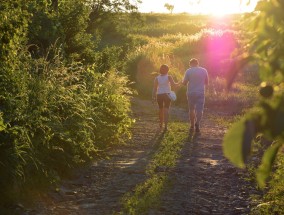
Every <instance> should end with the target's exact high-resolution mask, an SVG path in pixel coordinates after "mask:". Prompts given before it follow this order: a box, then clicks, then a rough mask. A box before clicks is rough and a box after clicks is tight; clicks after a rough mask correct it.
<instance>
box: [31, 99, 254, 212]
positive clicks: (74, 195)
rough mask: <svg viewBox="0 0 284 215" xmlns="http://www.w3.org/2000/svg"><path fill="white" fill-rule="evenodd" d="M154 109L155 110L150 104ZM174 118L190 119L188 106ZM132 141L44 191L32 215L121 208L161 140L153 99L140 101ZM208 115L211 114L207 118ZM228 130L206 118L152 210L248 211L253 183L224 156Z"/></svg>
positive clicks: (144, 175)
mask: <svg viewBox="0 0 284 215" xmlns="http://www.w3.org/2000/svg"><path fill="white" fill-rule="evenodd" d="M149 107H151V108H149ZM171 115H172V118H177V119H180V120H184V121H186V119H187V113H186V111H185V110H184V109H180V108H176V107H173V108H172V110H171ZM134 117H135V118H136V120H137V123H136V124H135V126H134V128H133V139H132V140H131V141H130V142H129V143H128V144H127V145H125V146H120V147H117V148H116V149H115V150H113V151H112V152H111V154H110V159H109V160H102V161H99V162H96V163H94V164H93V165H92V166H90V167H89V168H86V169H83V170H80V171H79V172H77V174H76V176H75V177H74V178H73V179H71V180H68V181H67V180H66V181H63V183H62V186H61V187H60V190H59V191H57V192H56V191H53V192H50V193H48V194H46V195H45V197H44V198H42V200H41V201H40V202H38V203H37V207H36V208H34V209H31V210H27V211H26V213H25V214H30V215H34V214H37V215H51V214H54V215H59V214H60V215H65V214H68V215H73V214H74V215H75V214H76V215H77V214H80V215H85V214H86V215H95V214H98V215H108V214H115V213H118V212H120V211H121V210H122V208H121V207H122V206H121V198H122V197H123V195H124V194H125V193H127V192H130V191H132V190H133V189H134V188H135V186H136V185H137V184H139V183H141V182H143V181H144V180H145V178H146V174H145V167H146V165H147V164H148V163H149V158H150V156H151V155H152V154H153V153H154V152H155V150H156V148H157V147H156V145H157V144H158V143H159V137H160V136H159V134H160V131H159V129H158V127H157V116H156V110H155V108H154V107H153V106H152V105H151V104H150V102H148V101H141V100H135V102H134ZM205 118H206V116H205ZM185 132H186V131H185ZM224 132H225V131H224V129H223V128H221V127H218V125H216V124H214V123H213V122H212V121H210V120H204V126H203V128H202V134H201V135H200V136H198V137H189V138H188V141H186V143H185V145H184V148H183V150H182V151H181V157H180V158H179V160H178V164H177V166H176V167H175V168H174V169H173V170H171V172H170V173H169V174H170V179H171V181H172V186H171V188H169V189H168V190H167V192H165V193H164V194H163V196H162V204H161V206H160V207H159V208H156V209H153V210H152V211H150V212H149V213H148V214H247V213H248V212H249V206H250V203H249V200H248V198H249V196H248V193H250V192H254V191H253V190H249V184H248V182H245V181H244V180H243V179H240V176H242V175H243V174H244V173H243V172H242V171H240V170H238V169H236V168H234V167H233V166H232V165H231V164H229V163H228V161H227V160H226V159H225V158H224V157H223V155H222V148H221V141H222V137H223V135H224Z"/></svg>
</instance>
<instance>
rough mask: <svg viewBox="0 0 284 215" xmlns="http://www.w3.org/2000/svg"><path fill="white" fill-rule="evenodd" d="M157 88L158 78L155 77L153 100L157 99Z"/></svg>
mask: <svg viewBox="0 0 284 215" xmlns="http://www.w3.org/2000/svg"><path fill="white" fill-rule="evenodd" d="M157 89H158V80H157V78H155V80H154V86H153V91H152V100H156V97H157Z"/></svg>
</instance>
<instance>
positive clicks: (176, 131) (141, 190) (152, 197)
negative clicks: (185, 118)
mask: <svg viewBox="0 0 284 215" xmlns="http://www.w3.org/2000/svg"><path fill="white" fill-rule="evenodd" d="M170 128H171V130H170V131H167V132H165V133H164V134H162V139H161V142H160V143H159V147H158V149H157V152H156V153H155V154H154V155H153V156H152V159H151V161H150V163H149V164H148V166H147V167H146V174H147V176H148V179H147V180H146V181H144V182H143V183H141V184H138V185H137V186H136V188H135V189H134V191H133V192H129V193H127V194H126V195H125V196H124V198H123V199H122V204H123V207H124V211H123V212H124V213H126V214H132V215H135V214H145V213H147V211H148V210H150V209H154V208H156V207H157V206H159V204H160V197H161V194H162V193H163V192H165V191H166V190H167V189H168V188H169V184H170V180H169V178H168V174H169V172H168V171H169V170H170V169H171V168H173V167H174V166H175V165H176V163H177V159H178V158H179V156H180V150H181V149H182V147H183V145H184V143H185V139H186V138H187V133H186V132H185V131H186V129H187V125H186V123H177V122H173V123H170ZM163 135H164V136H163Z"/></svg>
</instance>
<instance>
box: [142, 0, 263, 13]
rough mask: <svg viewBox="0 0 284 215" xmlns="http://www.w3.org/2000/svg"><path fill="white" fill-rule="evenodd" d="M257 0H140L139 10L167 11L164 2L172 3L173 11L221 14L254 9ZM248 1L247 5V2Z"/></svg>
mask: <svg viewBox="0 0 284 215" xmlns="http://www.w3.org/2000/svg"><path fill="white" fill-rule="evenodd" d="M257 1H258V0H142V2H143V3H142V4H141V5H140V6H139V11H140V12H145V13H149V12H156V13H169V11H168V10H167V9H166V8H165V7H164V5H165V3H168V4H171V5H174V10H173V13H182V12H187V13H192V14H212V15H217V16H219V15H220V16H222V15H224V14H231V13H244V12H251V11H253V10H254V8H255V6H256V3H257ZM248 2H250V4H249V5H247V3H248Z"/></svg>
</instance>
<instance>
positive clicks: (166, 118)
mask: <svg viewBox="0 0 284 215" xmlns="http://www.w3.org/2000/svg"><path fill="white" fill-rule="evenodd" d="M164 120H165V128H166V129H167V128H168V121H169V109H168V108H164Z"/></svg>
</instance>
